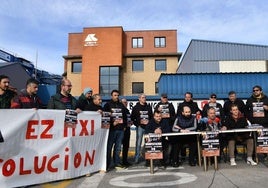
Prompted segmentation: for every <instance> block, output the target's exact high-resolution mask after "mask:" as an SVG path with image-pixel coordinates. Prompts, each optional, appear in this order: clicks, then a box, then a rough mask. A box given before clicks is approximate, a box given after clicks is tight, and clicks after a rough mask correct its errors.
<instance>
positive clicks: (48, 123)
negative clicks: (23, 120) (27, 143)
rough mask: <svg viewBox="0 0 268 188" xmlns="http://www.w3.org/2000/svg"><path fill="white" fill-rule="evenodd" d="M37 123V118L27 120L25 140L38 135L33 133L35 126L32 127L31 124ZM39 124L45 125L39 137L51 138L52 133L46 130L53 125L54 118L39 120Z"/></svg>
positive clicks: (35, 137)
mask: <svg viewBox="0 0 268 188" xmlns="http://www.w3.org/2000/svg"><path fill="white" fill-rule="evenodd" d="M37 125H39V121H38V120H29V121H28V126H27V130H26V139H27V140H29V139H37V138H38V135H36V134H34V132H35V128H34V127H33V126H37ZM41 125H42V126H46V128H45V130H44V131H43V132H41V134H40V139H52V138H53V135H52V134H48V132H49V131H50V129H51V128H52V127H53V125H54V120H41Z"/></svg>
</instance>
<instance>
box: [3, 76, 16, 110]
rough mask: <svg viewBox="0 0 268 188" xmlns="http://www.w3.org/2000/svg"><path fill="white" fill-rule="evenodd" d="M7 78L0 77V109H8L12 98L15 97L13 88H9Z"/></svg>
mask: <svg viewBox="0 0 268 188" xmlns="http://www.w3.org/2000/svg"><path fill="white" fill-rule="evenodd" d="M9 83H10V81H9V77H8V76H6V75H0V109H8V108H10V107H11V103H12V101H13V99H14V97H15V96H16V95H17V91H16V89H15V88H13V87H11V86H10V84H9Z"/></svg>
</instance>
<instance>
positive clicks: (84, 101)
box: [76, 87, 93, 111]
mask: <svg viewBox="0 0 268 188" xmlns="http://www.w3.org/2000/svg"><path fill="white" fill-rule="evenodd" d="M92 92H93V90H92V88H90V87H86V88H85V89H84V91H83V93H82V94H81V95H80V96H79V98H78V101H77V104H76V108H79V109H80V110H83V111H84V110H85V107H86V106H87V105H89V104H90V103H91V102H92Z"/></svg>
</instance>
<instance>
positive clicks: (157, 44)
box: [154, 37, 167, 48]
mask: <svg viewBox="0 0 268 188" xmlns="http://www.w3.org/2000/svg"><path fill="white" fill-rule="evenodd" d="M162 39H164V42H162ZM162 43H164V44H162ZM166 46H167V40H166V37H154V47H155V48H165V47H166Z"/></svg>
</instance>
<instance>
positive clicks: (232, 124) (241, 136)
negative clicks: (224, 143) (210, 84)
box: [223, 104, 257, 166]
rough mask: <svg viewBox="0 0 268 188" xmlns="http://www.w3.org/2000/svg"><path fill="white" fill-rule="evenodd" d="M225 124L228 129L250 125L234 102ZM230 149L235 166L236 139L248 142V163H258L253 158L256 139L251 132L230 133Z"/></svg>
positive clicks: (228, 135) (231, 160)
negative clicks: (254, 139)
mask: <svg viewBox="0 0 268 188" xmlns="http://www.w3.org/2000/svg"><path fill="white" fill-rule="evenodd" d="M223 124H224V125H225V126H226V127H227V130H231V129H241V128H246V127H247V126H248V123H247V119H246V118H245V117H244V116H243V114H242V113H241V112H240V111H239V109H238V105H236V104H232V105H231V106H230V116H227V117H226V119H225V120H224V122H223ZM227 139H228V151H229V156H230V165H231V166H235V165H236V162H235V154H234V150H235V143H236V141H242V142H246V144H247V164H250V165H257V163H256V162H255V161H253V159H252V154H253V150H254V141H253V138H252V136H251V133H248V132H246V133H233V134H232V133H228V134H227Z"/></svg>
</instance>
